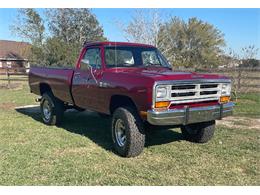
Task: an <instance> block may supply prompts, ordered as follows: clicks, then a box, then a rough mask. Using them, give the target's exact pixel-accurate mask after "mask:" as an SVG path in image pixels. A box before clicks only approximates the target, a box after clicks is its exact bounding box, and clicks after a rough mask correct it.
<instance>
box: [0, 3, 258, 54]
mask: <svg viewBox="0 0 260 195" xmlns="http://www.w3.org/2000/svg"><path fill="white" fill-rule="evenodd" d="M159 11H160V12H161V13H162V15H163V16H164V19H165V20H167V18H166V16H167V17H168V16H179V17H181V18H183V19H184V20H188V18H190V17H197V18H199V19H201V20H203V21H207V22H209V23H211V24H213V25H214V26H216V27H217V28H218V29H219V30H221V31H222V32H223V33H224V35H225V40H226V45H227V46H226V48H232V49H234V50H235V51H236V52H238V53H239V51H240V50H241V48H242V47H245V46H248V45H255V46H256V47H258V48H260V9H215V8H214V9H195V8H194V9H188V8H187V9H186V8H184V9H159ZM39 12H40V13H41V14H42V13H43V10H42V9H39ZM92 12H93V13H94V14H95V15H96V16H97V19H98V20H99V22H100V24H101V25H102V26H103V28H104V32H105V36H106V37H108V39H109V40H112V41H125V39H124V37H123V35H122V32H121V31H120V30H119V29H118V26H117V25H116V24H115V21H118V20H120V21H122V22H124V23H126V24H127V23H128V22H129V21H130V20H131V17H132V15H133V14H134V9H92ZM16 13H17V10H16V9H0V24H1V28H0V39H7V40H20V39H19V38H18V37H14V36H13V35H11V33H10V31H9V26H10V24H11V23H12V21H13V20H14V18H15V16H16ZM42 15H43V14H42ZM257 58H258V59H260V51H259V52H258V56H257Z"/></svg>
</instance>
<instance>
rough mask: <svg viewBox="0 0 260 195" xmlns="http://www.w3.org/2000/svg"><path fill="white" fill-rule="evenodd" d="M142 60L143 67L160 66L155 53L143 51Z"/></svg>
mask: <svg viewBox="0 0 260 195" xmlns="http://www.w3.org/2000/svg"><path fill="white" fill-rule="evenodd" d="M142 60H143V64H144V65H154V64H160V62H159V60H158V56H157V54H156V52H155V51H143V52H142Z"/></svg>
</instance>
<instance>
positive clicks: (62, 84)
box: [29, 67, 74, 104]
mask: <svg viewBox="0 0 260 195" xmlns="http://www.w3.org/2000/svg"><path fill="white" fill-rule="evenodd" d="M73 74H74V69H73V68H57V67H55V68H53V67H51V68H49V67H48V68H47V67H31V68H30V72H29V86H30V89H31V92H32V93H35V94H37V95H42V90H43V89H44V88H45V87H48V86H49V87H50V88H51V90H52V93H53V95H54V96H55V97H57V98H59V99H60V100H62V101H63V102H67V103H70V104H73V97H72V94H71V86H72V78H73Z"/></svg>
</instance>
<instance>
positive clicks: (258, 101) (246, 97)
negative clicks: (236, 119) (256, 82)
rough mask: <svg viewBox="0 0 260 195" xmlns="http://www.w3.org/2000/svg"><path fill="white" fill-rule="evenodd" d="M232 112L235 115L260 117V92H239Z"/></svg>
mask: <svg viewBox="0 0 260 195" xmlns="http://www.w3.org/2000/svg"><path fill="white" fill-rule="evenodd" d="M234 114H235V115H236V116H248V117H254V118H260V93H246V94H240V95H239V99H238V101H237V102H236V107H235V113H234Z"/></svg>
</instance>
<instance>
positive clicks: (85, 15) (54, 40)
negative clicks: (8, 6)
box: [11, 9, 106, 66]
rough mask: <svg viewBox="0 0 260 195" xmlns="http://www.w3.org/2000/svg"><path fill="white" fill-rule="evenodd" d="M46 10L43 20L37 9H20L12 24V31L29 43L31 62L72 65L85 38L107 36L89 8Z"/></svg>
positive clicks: (93, 38) (91, 38) (102, 38)
mask: <svg viewBox="0 0 260 195" xmlns="http://www.w3.org/2000/svg"><path fill="white" fill-rule="evenodd" d="M45 14H46V16H47V17H46V18H47V19H46V21H43V19H42V18H41V17H40V15H39V13H37V11H36V10H34V9H20V10H19V14H18V15H17V19H16V22H15V23H14V24H13V25H12V26H11V29H12V31H13V32H15V34H17V35H18V36H20V37H21V38H25V39H26V40H28V41H29V42H30V43H31V44H32V53H33V56H34V57H33V58H32V59H31V60H33V61H34V63H38V64H39V65H48V66H49V65H56V66H73V65H74V63H75V61H76V58H77V57H78V54H79V51H80V49H81V48H82V45H83V43H84V42H85V41H102V40H106V38H105V37H104V33H103V29H102V26H100V25H99V23H98V21H97V19H96V17H95V15H93V14H92V13H91V11H90V10H89V9H48V10H47V11H46V12H45ZM17 21H19V22H17ZM44 24H45V25H46V27H47V28H48V31H47V32H48V33H45V28H44Z"/></svg>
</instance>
